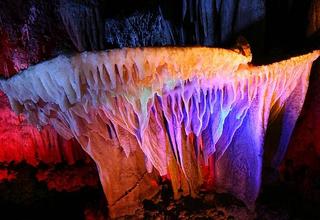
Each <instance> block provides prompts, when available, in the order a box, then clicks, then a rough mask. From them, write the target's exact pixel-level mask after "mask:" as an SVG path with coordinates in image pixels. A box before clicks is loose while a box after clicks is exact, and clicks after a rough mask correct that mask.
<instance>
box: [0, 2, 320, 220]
mask: <svg viewBox="0 0 320 220" xmlns="http://www.w3.org/2000/svg"><path fill="white" fill-rule="evenodd" d="M319 20H320V1H319V0H304V1H301V0H282V1H278V0H238V1H233V0H175V1H172V0H171V1H170V0H118V1H112V3H111V2H110V1H106V0H105V1H103V0H83V1H82V0H51V1H45V0H15V1H10V0H1V1H0V76H1V77H4V78H8V77H10V76H12V75H14V74H16V73H17V72H19V71H20V70H22V69H26V68H27V67H28V66H30V65H32V64H36V63H39V62H41V61H44V60H47V59H50V58H53V57H55V56H57V55H59V54H62V53H67V54H72V53H75V52H81V51H92V50H105V49H113V48H122V47H152V46H196V45H202V46H209V47H225V48H231V47H237V46H238V45H237V39H238V38H239V36H241V37H244V38H245V39H246V40H247V41H248V42H249V44H250V46H251V51H252V53H253V63H254V64H267V63H271V62H274V61H279V60H282V59H285V58H288V57H291V56H293V55H297V54H302V53H305V52H309V51H311V50H313V49H320V29H319V27H320V24H319ZM317 21H318V23H316V22H317ZM319 74H320V61H319V59H318V61H316V63H315V65H314V66H313V69H312V73H311V78H310V85H309V90H308V93H307V98H306V101H305V105H304V108H303V111H302V113H301V116H300V118H299V120H298V122H297V125H296V128H295V131H294V134H293V137H292V139H291V143H290V146H289V148H288V149H289V150H288V152H287V154H286V157H285V159H284V161H283V164H282V165H281V166H280V168H279V169H274V168H271V167H270V166H269V164H268V163H266V164H265V168H264V174H263V187H262V191H261V195H260V197H259V199H258V202H257V207H258V208H257V212H258V216H257V219H267V217H264V212H267V211H265V207H268V209H267V210H268V211H270V210H273V211H274V212H275V213H276V214H275V215H276V216H277V211H279V210H280V211H281V212H283V210H285V213H286V215H285V216H286V217H287V218H286V219H320V213H319V210H318V208H319V207H320V175H319V174H320V139H319V137H320V87H319V85H320V78H319ZM1 104H2V105H7V103H6V102H4V103H1ZM0 147H1V144H0ZM75 147H79V146H75ZM83 160H86V161H87V162H83ZM0 167H1V168H3V169H7V170H9V171H10V172H12V173H16V174H17V175H16V179H14V180H12V181H9V180H8V179H7V180H3V181H1V179H0V195H1V196H0V211H1V213H3V214H1V219H85V218H86V219H90V218H91V219H99V218H101V219H103V218H105V216H106V214H105V213H107V210H105V209H106V208H105V207H106V201H105V199H104V195H103V191H102V188H101V186H100V184H99V181H98V175H97V172H96V170H95V165H94V163H93V162H92V161H91V162H90V161H89V162H88V158H81V157H80V158H78V161H77V162H76V163H74V164H72V165H69V164H68V163H66V162H59V163H56V164H54V163H53V164H49V165H48V164H40V165H37V166H32V165H30V164H28V163H26V162H22V163H20V162H19V163H15V161H12V162H11V163H2V162H0ZM39 169H43V170H50V172H52V173H58V174H57V176H59V175H60V176H63V179H66V180H65V182H64V183H62V184H61V183H59V184H60V188H59V187H58V186H56V187H53V189H49V188H48V184H46V182H45V181H48V180H45V181H42V182H41V181H38V179H37V178H36V177H35V176H36V173H37V171H38V170H39ZM68 170H69V171H68ZM70 170H71V171H70ZM66 173H67V174H66ZM79 175H80V176H81V178H80V179H77V180H75V181H74V186H75V187H74V188H71V189H70V188H65V187H63V185H68V184H70V181H72V180H74V179H75V178H76V177H75V176H79ZM88 175H91V177H90V178H91V179H92V182H90V183H88V182H87V179H88ZM59 181H61V178H60V179H59ZM59 184H58V183H56V185H59ZM77 184H78V185H77ZM53 185H55V184H53ZM61 185H62V186H61ZM164 186H165V187H164V195H163V196H164V197H166V196H167V197H170V190H168V189H167V186H166V184H165V183H164ZM168 199H170V198H168ZM224 199H225V198H222V200H224ZM227 201H228V200H227ZM227 203H228V202H227ZM151 206H152V205H151ZM164 206H165V204H164ZM146 208H150V204H149V205H148V203H146ZM280 211H279V212H280ZM102 213H104V214H102ZM259 213H260V214H259ZM171 217H172V218H174V216H171ZM280 217H281V216H280ZM280 217H279V219H281V218H280ZM273 218H274V217H273ZM276 219H277V218H276Z"/></svg>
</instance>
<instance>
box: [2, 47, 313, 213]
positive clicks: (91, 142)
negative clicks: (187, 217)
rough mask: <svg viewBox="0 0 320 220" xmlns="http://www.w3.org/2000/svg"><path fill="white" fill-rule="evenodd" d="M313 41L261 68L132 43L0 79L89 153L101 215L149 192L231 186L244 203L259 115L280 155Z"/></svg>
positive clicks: (232, 55)
mask: <svg viewBox="0 0 320 220" xmlns="http://www.w3.org/2000/svg"><path fill="white" fill-rule="evenodd" d="M318 56H319V51H315V52H313V53H309V54H306V55H302V56H299V57H294V58H291V59H289V60H285V61H281V62H278V63H274V64H270V65H266V66H252V65H250V61H251V57H250V56H244V55H241V54H239V53H236V52H234V51H231V50H225V49H217V48H202V47H194V48H131V49H119V50H112V51H103V52H90V53H89V52H84V53H81V54H77V55H73V56H69V57H68V56H59V57H57V58H54V59H52V60H49V61H46V62H43V63H40V64H38V65H35V66H32V67H29V68H28V69H27V70H25V71H23V72H21V73H20V74H18V75H15V76H14V77H12V78H10V79H8V80H1V82H0V89H1V90H3V91H4V92H5V93H6V94H7V95H8V97H9V100H10V103H11V106H12V108H13V109H14V110H15V112H16V113H23V114H25V115H26V116H27V118H28V119H29V121H30V122H31V123H33V124H35V125H37V126H40V127H41V126H44V125H47V124H50V125H52V126H53V127H54V128H55V130H56V131H57V132H58V133H59V134H60V135H61V136H63V137H64V138H66V139H70V138H72V137H75V138H76V139H77V140H78V142H79V143H80V144H81V146H82V147H83V149H84V150H85V151H86V152H87V153H88V154H89V155H90V156H91V157H92V158H93V159H94V161H95V162H96V164H97V168H98V171H99V175H100V180H101V183H102V186H103V188H104V192H105V195H106V197H107V200H108V205H109V210H110V215H111V216H112V217H119V216H123V215H128V214H134V212H135V211H136V209H137V208H139V207H141V205H142V201H143V200H144V199H151V198H152V197H153V196H155V195H156V194H157V193H158V191H159V184H158V179H159V176H160V175H161V176H166V177H167V178H169V179H170V180H171V182H172V186H173V191H174V196H175V198H179V197H180V196H181V195H191V196H197V193H198V192H199V189H200V188H201V187H205V188H207V189H208V190H210V189H215V190H217V191H224V192H230V193H232V194H234V195H235V196H236V197H238V198H239V199H241V200H242V201H244V202H245V203H246V204H247V206H248V207H253V206H254V202H255V200H256V198H257V196H258V193H259V188H260V184H261V169H262V161H263V149H264V148H266V147H268V146H264V137H265V134H266V130H267V126H268V123H269V122H270V121H272V120H274V119H277V118H278V119H279V117H280V116H279V113H281V114H280V115H281V119H280V120H281V124H282V126H281V129H280V133H279V135H278V137H279V138H278V139H279V140H278V141H276V142H277V146H276V151H275V152H274V153H273V155H272V159H271V160H270V163H271V164H270V165H271V166H273V167H276V166H278V165H279V163H280V161H281V160H282V158H283V156H284V154H285V152H286V147H287V144H288V142H289V138H290V135H291V133H292V130H293V128H294V125H295V122H296V120H297V117H298V116H299V113H300V110H301V108H302V105H303V101H304V98H305V94H306V91H307V87H308V79H309V74H310V69H311V66H312V62H313V61H314V60H315V59H317V57H318Z"/></svg>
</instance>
